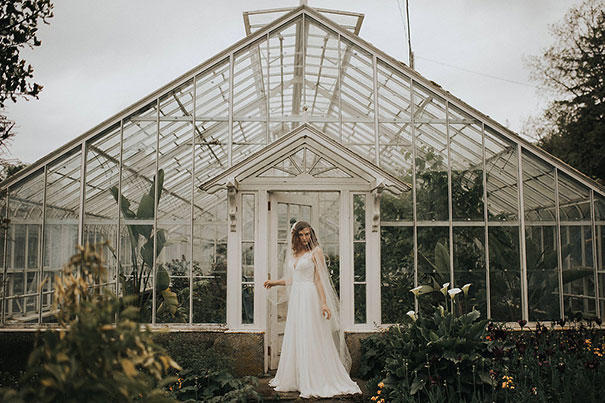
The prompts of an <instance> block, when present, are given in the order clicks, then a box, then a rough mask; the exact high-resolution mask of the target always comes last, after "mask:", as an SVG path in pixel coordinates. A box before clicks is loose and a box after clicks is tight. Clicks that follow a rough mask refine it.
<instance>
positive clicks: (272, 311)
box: [268, 192, 319, 369]
mask: <svg viewBox="0 0 605 403" xmlns="http://www.w3.org/2000/svg"><path fill="white" fill-rule="evenodd" d="M318 207H319V195H318V193H310V194H301V193H294V192H292V193H289V192H271V193H270V194H269V205H268V209H269V211H268V213H269V227H270V231H269V232H270V234H269V278H270V279H280V278H282V277H283V273H284V259H285V256H286V248H287V247H288V238H287V237H288V236H289V234H290V227H291V226H292V224H293V223H294V222H296V221H300V220H304V221H307V222H309V223H310V224H311V225H312V226H313V227H314V228H317V227H318V223H319V221H318V220H319V217H318V211H319V209H318ZM277 292H278V293H283V292H285V288H284V287H277ZM278 298H279V297H278ZM287 310H288V306H287V304H286V303H281V304H277V305H275V304H271V303H270V304H269V323H268V332H269V349H268V351H269V357H270V360H269V368H270V369H276V368H277V364H278V363H279V356H280V352H281V344H282V340H283V337H284V328H285V326H286V314H287Z"/></svg>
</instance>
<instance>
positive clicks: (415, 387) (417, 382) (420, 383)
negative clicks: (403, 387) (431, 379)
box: [410, 377, 425, 395]
mask: <svg viewBox="0 0 605 403" xmlns="http://www.w3.org/2000/svg"><path fill="white" fill-rule="evenodd" d="M424 384H425V380H424V379H422V378H418V377H417V378H416V379H414V382H412V386H411V388H410V395H415V394H416V393H417V392H418V391H419V390H420V389H422V388H424Z"/></svg>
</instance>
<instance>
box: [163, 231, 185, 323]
mask: <svg viewBox="0 0 605 403" xmlns="http://www.w3.org/2000/svg"><path fill="white" fill-rule="evenodd" d="M158 225H159V227H160V231H163V233H164V234H168V235H166V236H165V239H166V241H165V243H164V241H163V240H162V238H160V237H158V242H157V246H156V248H158V249H161V251H156V252H157V253H158V258H157V268H156V270H157V280H156V281H157V282H156V302H155V303H156V318H155V320H156V322H157V323H187V322H189V289H190V287H189V277H190V276H189V273H190V263H191V259H190V256H191V250H190V246H189V245H190V244H189V239H190V238H191V233H190V232H191V226H190V225H185V224H182V225H174V226H170V225H167V224H163V225H160V224H158Z"/></svg>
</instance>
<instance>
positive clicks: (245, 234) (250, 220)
mask: <svg viewBox="0 0 605 403" xmlns="http://www.w3.org/2000/svg"><path fill="white" fill-rule="evenodd" d="M254 210H255V206H254V195H253V194H244V195H242V240H244V241H254V222H255V215H254Z"/></svg>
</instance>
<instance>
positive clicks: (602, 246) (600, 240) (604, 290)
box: [596, 199, 605, 319]
mask: <svg viewBox="0 0 605 403" xmlns="http://www.w3.org/2000/svg"><path fill="white" fill-rule="evenodd" d="M602 200H603V199H601V201H602ZM599 218H601V217H599ZM596 232H597V234H596V235H597V236H596V239H597V251H596V252H597V273H598V283H599V307H600V312H601V319H602V318H605V263H604V262H603V257H605V225H603V224H600V225H597V226H596Z"/></svg>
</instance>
